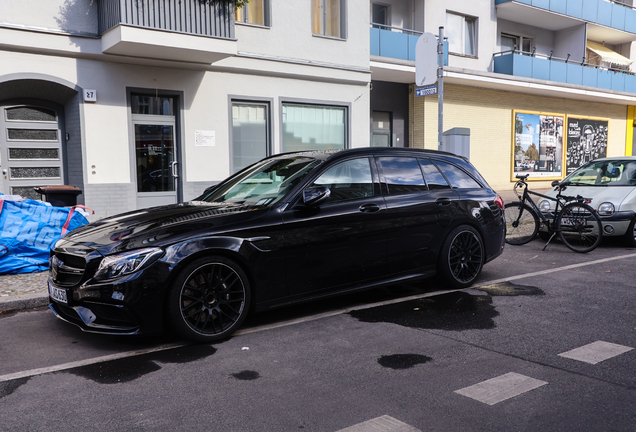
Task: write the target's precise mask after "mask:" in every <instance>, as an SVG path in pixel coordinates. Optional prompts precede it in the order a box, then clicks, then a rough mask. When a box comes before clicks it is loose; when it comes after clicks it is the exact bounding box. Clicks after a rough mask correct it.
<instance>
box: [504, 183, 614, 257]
mask: <svg viewBox="0 0 636 432" xmlns="http://www.w3.org/2000/svg"><path fill="white" fill-rule="evenodd" d="M516 178H517V179H518V181H517V183H515V186H514V190H515V192H516V193H517V196H519V198H520V199H521V201H515V202H511V203H508V204H506V205H505V206H504V212H505V216H506V243H508V244H511V245H522V244H526V243H528V242H530V241H531V240H532V239H534V238H535V237H536V236H537V234H539V235H540V236H541V237H542V238H544V239H546V238H547V243H546V244H545V246H544V247H543V250H545V249H546V248H547V247H548V244H550V241H552V239H553V238H554V236H555V235H557V234H558V236H559V238H560V239H561V241H562V242H563V244H565V245H566V246H567V247H568V248H570V249H571V250H573V251H574V252H580V253H586V252H590V251H592V250H594V249H596V247H597V246H598V245H599V244H600V243H601V240H602V239H603V228H602V224H601V218H600V217H599V216H598V214H597V213H596V210H594V209H593V208H592V207H591V206H589V205H588V204H587V203H589V202H591V200H590V199H589V198H583V197H582V196H580V195H577V196H575V197H573V196H566V195H563V194H562V193H561V192H562V191H563V190H565V189H566V187H567V186H568V185H569V182H567V181H565V182H559V181H558V180H555V181H554V182H552V186H553V187H558V192H557V195H556V198H553V197H550V196H547V195H543V194H540V193H538V192H533V191H531V190H528V183H526V179H527V178H528V174H526V175H521V176H517V177H516ZM530 194H532V195H537V196H540V197H542V198H545V199H548V200H551V201H555V202H556V207H555V209H554V212H549V213H547V214H544V213H543V212H542V211H541V210H540V209H539V207H538V206H537V204H536V203H535V202H534V200H533V199H532V197H531V196H530ZM559 208H560V210H559ZM539 220H540V221H539ZM541 225H543V226H545V228H546V230H547V233H545V235H542V234H544V232H543V231H542V232H541V233H539V229H540V228H541ZM548 236H549V237H548Z"/></svg>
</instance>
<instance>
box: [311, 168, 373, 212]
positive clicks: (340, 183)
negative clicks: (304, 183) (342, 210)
mask: <svg viewBox="0 0 636 432" xmlns="http://www.w3.org/2000/svg"><path fill="white" fill-rule="evenodd" d="M313 185H314V186H326V187H328V188H329V189H330V190H331V196H330V197H329V198H328V199H327V200H326V201H325V202H335V201H345V200H351V199H358V198H365V197H370V196H373V176H372V174H371V166H370V165H369V159H368V158H360V159H352V160H348V161H345V162H342V163H339V164H338V165H336V166H334V167H332V168H330V169H329V170H327V171H326V172H325V173H324V174H322V175H321V176H320V177H318V179H317V180H316V181H315V182H314V183H313Z"/></svg>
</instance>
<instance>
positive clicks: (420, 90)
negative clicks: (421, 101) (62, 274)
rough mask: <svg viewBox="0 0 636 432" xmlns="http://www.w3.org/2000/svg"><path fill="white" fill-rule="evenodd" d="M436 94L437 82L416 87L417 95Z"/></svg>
mask: <svg viewBox="0 0 636 432" xmlns="http://www.w3.org/2000/svg"><path fill="white" fill-rule="evenodd" d="M436 94H437V84H433V85H429V86H425V87H416V88H415V96H431V95H436Z"/></svg>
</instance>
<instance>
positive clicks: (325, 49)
mask: <svg viewBox="0 0 636 432" xmlns="http://www.w3.org/2000/svg"><path fill="white" fill-rule="evenodd" d="M271 8H272V10H271V17H272V22H271V27H270V28H260V27H254V26H248V25H241V24H237V25H236V37H237V39H238V51H239V53H252V54H261V55H267V56H272V57H279V58H284V59H302V60H311V61H314V62H324V63H330V64H344V65H350V66H356V67H364V68H368V67H369V55H370V54H369V52H370V47H369V23H370V15H369V3H368V1H365V0H348V1H347V35H346V39H345V40H338V39H330V38H325V37H320V36H314V35H312V27H311V2H310V1H308V0H307V1H298V0H292V1H291V2H290V1H276V0H272V2H271Z"/></svg>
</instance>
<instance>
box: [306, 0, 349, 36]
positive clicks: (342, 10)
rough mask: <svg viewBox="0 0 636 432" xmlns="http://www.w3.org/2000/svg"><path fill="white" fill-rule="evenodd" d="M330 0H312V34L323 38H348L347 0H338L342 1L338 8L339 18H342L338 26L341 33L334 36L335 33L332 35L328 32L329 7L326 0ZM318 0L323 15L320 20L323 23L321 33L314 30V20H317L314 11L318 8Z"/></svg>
mask: <svg viewBox="0 0 636 432" xmlns="http://www.w3.org/2000/svg"><path fill="white" fill-rule="evenodd" d="M327 1H329V0H311V6H310V7H311V14H310V15H311V33H312V36H315V37H321V38H327V39H335V40H346V39H347V0H337V1H339V2H340V4H339V8H338V14H339V19H340V26H339V28H338V32H339V35H337V36H334V35H330V34H327V23H328V20H327V19H326V15H327V8H326V6H325V2H327ZM316 2H318V9H320V10H322V17H321V19H320V20H319V24H320V23H322V26H321V28H320V33H316V32H315V31H314V22H315V19H316V18H315V16H314V11H315V9H316V6H315V3H316Z"/></svg>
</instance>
